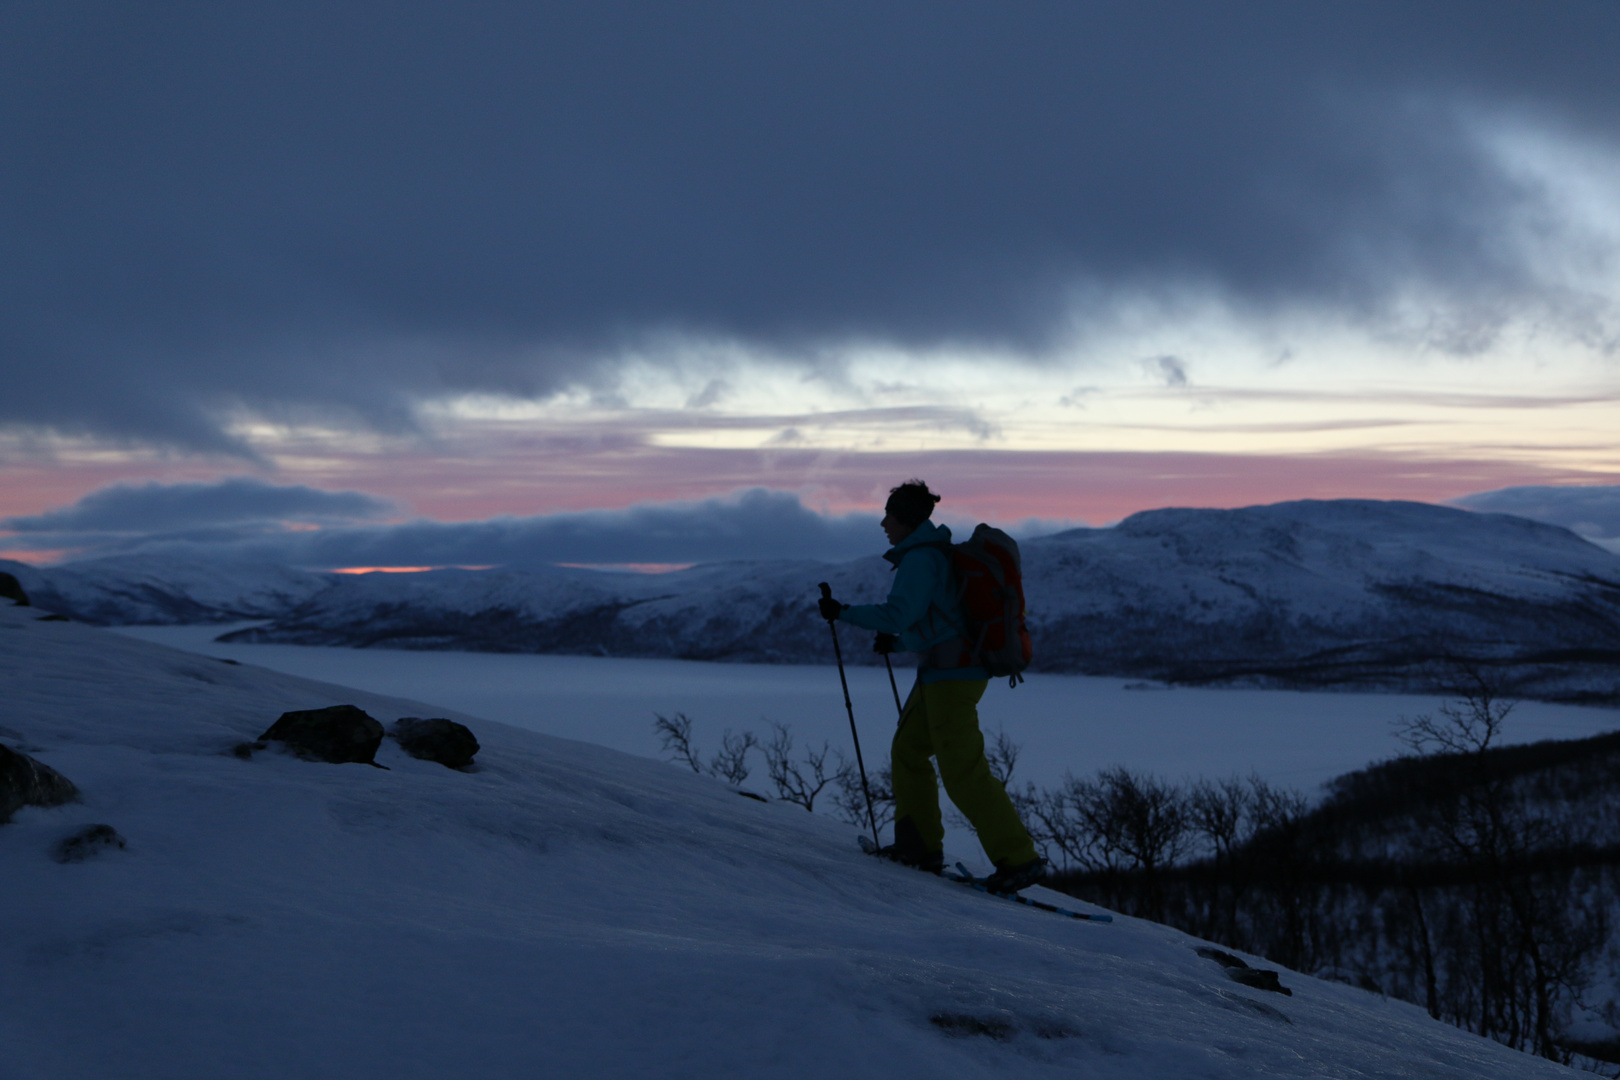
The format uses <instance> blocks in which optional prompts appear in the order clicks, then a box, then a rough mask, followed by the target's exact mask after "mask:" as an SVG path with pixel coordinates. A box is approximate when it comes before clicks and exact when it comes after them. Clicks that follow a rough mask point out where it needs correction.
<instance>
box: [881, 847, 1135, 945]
mask: <svg viewBox="0 0 1620 1080" xmlns="http://www.w3.org/2000/svg"><path fill="white" fill-rule="evenodd" d="M860 841H861V850H862V851H864V852H866V853H867V854H868V855H875V854H877V850H878V848H877V845H876V844H874V843H873V842H872V838H871V837H869V836H862V837H861V838H860ZM956 869H957V873H955V874H952V873H944V874H941V875H940V877H942V878H944V879H945V880H946V881H954V882H956V883H957V884H958V885H967V886H970V887H972V888H975V889H978V890H979V891H980V892H982V893H984V894H985V895H987V896H998V897H1000V898H1001V899H1003V900H1016V901H1017V902H1018V903H1020V904H1023V905H1025V906H1026V907H1032V908H1039V909H1040V910H1042V911H1050V912H1051V913H1052V914H1054V915H1066V916H1068V917H1069V918H1071V919H1079V920H1081V921H1082V922H1094V923H1111V922H1113V921H1114V917H1113V916H1112V915H1087V914H1086V913H1085V912H1082V911H1070V910H1069V909H1068V908H1061V907H1058V906H1057V905H1056V904H1048V903H1046V902H1045V901H1044V900H1031V899H1030V898H1029V897H1027V896H1020V895H1018V894H1017V893H1007V892H991V891H990V889H988V888H986V887H985V884H984V879H982V878H976V877H974V876H973V875H972V874H971V873H969V872H968V868H967V867H965V866H963V865H962V864H961V863H957V864H956Z"/></svg>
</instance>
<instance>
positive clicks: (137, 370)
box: [0, 0, 1620, 452]
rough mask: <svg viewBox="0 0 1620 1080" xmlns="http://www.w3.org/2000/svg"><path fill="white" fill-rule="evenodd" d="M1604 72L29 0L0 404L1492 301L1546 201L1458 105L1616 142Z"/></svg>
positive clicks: (205, 437)
mask: <svg viewBox="0 0 1620 1080" xmlns="http://www.w3.org/2000/svg"><path fill="white" fill-rule="evenodd" d="M1617 54H1620V14H1617V12H1616V9H1615V7H1614V6H1613V5H1612V4H1611V3H1607V2H1590V3H1581V2H1575V0H1571V2H1566V3H1560V4H1557V5H1533V4H1523V3H1485V2H1481V3H1473V4H1467V5H1458V4H1453V3H1449V2H1447V3H1438V2H1437V3H1400V4H1375V3H1356V4H1309V3H1270V4H1268V3H1251V4H1243V5H1236V4H1229V3H1222V2H1214V0H1209V2H1204V3H1190V2H1186V0H1175V2H1171V0H1164V2H1158V3H1155V2H1149V0H1143V2H1131V3H1124V2H1121V3H1115V4H1024V5H994V6H987V5H975V4H965V3H961V4H955V3H939V2H929V3H926V4H924V3H917V4H908V3H887V4H881V5H874V4H866V3H835V2H827V3H818V4H804V5H787V4H754V3H732V4H726V3H706V4H672V5H650V4H631V3H614V2H611V0H600V2H593V3H589V4H577V5H558V4H532V3H516V2H514V3H490V2H484V3H464V4H425V3H411V2H408V0H393V2H390V3H387V4H382V3H349V4H333V3H326V2H323V3H319V4H314V3H310V4H296V3H281V4H215V3H196V4H184V3H168V4H128V5H113V4H108V5H98V4H74V3H68V2H65V0H49V2H40V3H11V4H8V5H7V6H6V7H5V8H4V9H3V10H0V145H4V146H5V147H6V151H5V154H4V156H3V159H0V236H4V238H5V240H4V247H3V256H0V370H3V372H4V376H5V386H4V393H3V394H0V423H4V422H12V423H22V424H25V425H31V426H44V427H49V428H54V429H56V430H60V431H68V432H76V431H87V432H94V433H98V434H101V435H104V436H108V435H110V436H115V437H127V438H133V439H137V440H141V441H158V442H167V443H170V444H175V445H182V446H187V447H191V448H213V449H223V450H227V451H232V450H234V451H236V452H241V451H242V448H241V447H239V446H234V445H233V444H232V443H231V442H230V440H229V439H228V438H227V437H226V436H225V435H224V434H222V429H221V426H220V420H221V417H223V416H227V415H229V414H230V413H231V411H232V410H233V409H238V408H243V407H245V408H248V409H251V410H256V411H259V412H261V413H269V414H270V415H272V416H276V415H282V414H283V413H284V412H285V411H286V410H292V412H293V413H299V411H300V410H309V409H314V410H319V411H321V412H323V413H325V414H327V415H328V416H337V417H339V418H341V417H343V416H349V417H351V418H352V417H353V416H361V417H364V418H365V420H366V421H367V422H369V423H372V424H376V425H382V426H394V427H398V426H402V425H406V424H408V423H409V417H410V406H411V402H412V401H413V400H414V399H415V398H417V397H419V396H421V395H431V394H435V393H442V392H445V391H454V390H491V391H497V392H509V393H516V394H533V393H539V392H543V391H545V390H547V389H550V388H554V387H556V386H559V385H561V384H564V383H567V382H570V381H573V380H578V379H581V378H589V376H590V372H591V365H592V363H593V362H594V361H595V360H596V359H597V358H599V357H600V356H601V355H602V354H603V351H604V350H611V348H612V347H613V346H614V345H615V344H616V343H620V342H623V341H625V340H633V339H634V338H635V336H636V335H638V334H639V333H641V332H643V331H647V330H657V329H671V328H673V329H677V330H680V329H686V330H693V331H701V332H705V333H717V334H721V335H730V336H735V337H738V338H741V339H744V340H749V341H754V342H758V343H762V344H765V345H768V346H770V347H772V348H775V349H777V350H782V351H786V352H787V353H789V354H794V353H795V352H796V351H797V350H813V349H814V347H816V346H817V345H819V344H824V343H826V342H829V341H836V340H840V339H843V338H846V337H861V338H868V339H870V338H877V339H880V340H888V341H895V342H901V343H909V344H919V343H921V344H929V343H940V342H945V341H950V340H972V341H978V342H992V343H998V344H1003V345H1012V346H1014V347H1019V348H1025V349H1030V350H1039V348H1040V347H1041V346H1042V345H1043V344H1044V343H1046V342H1047V341H1048V340H1049V337H1050V335H1051V334H1052V333H1053V332H1054V331H1055V329H1056V328H1057V327H1058V326H1060V325H1062V316H1063V315H1064V314H1065V313H1066V311H1067V306H1068V305H1069V304H1070V303H1071V302H1072V300H1073V297H1074V295H1075V294H1074V292H1073V289H1074V288H1075V287H1076V286H1091V287H1093V288H1101V289H1104V290H1106V289H1109V288H1134V287H1141V288H1149V289H1151V288H1153V287H1155V286H1158V285H1177V284H1188V283H1190V284H1194V285H1200V286H1203V287H1207V288H1210V289H1213V290H1215V291H1216V292H1217V293H1219V294H1220V295H1222V296H1224V297H1226V298H1228V299H1229V300H1231V301H1232V302H1235V303H1238V304H1240V305H1249V306H1252V307H1254V308H1256V309H1257V310H1264V309H1267V308H1269V307H1271V306H1274V305H1280V304H1289V303H1294V302H1303V303H1307V304H1313V305H1328V306H1331V307H1334V308H1336V309H1338V310H1341V311H1344V312H1350V313H1355V312H1361V313H1364V314H1376V312H1377V310H1378V309H1379V306H1380V304H1381V303H1383V302H1384V301H1385V300H1387V299H1389V297H1390V295H1391V293H1392V291H1398V290H1399V289H1400V288H1402V287H1404V286H1406V285H1409V284H1413V283H1418V284H1422V285H1424V286H1426V287H1428V288H1430V289H1432V290H1435V291H1436V292H1437V293H1438V294H1441V295H1451V296H1457V297H1464V296H1467V297H1475V298H1478V300H1477V302H1478V303H1479V304H1480V305H1481V310H1489V311H1498V310H1501V309H1502V307H1503V305H1504V304H1510V302H1511V301H1513V300H1515V299H1519V298H1523V297H1525V296H1527V295H1529V294H1533V293H1535V292H1536V291H1537V290H1538V289H1539V288H1541V286H1540V284H1539V283H1538V281H1537V280H1536V278H1535V275H1534V273H1533V272H1532V271H1531V270H1530V269H1529V268H1527V267H1525V266H1523V265H1520V264H1519V263H1518V262H1517V261H1516V260H1515V257H1514V256H1513V255H1512V254H1511V252H1510V251H1509V250H1508V249H1506V248H1504V246H1503V245H1501V244H1500V243H1498V242H1497V241H1498V239H1499V238H1498V236H1497V229H1498V226H1499V225H1500V222H1501V221H1502V218H1503V215H1504V214H1506V213H1508V212H1509V211H1510V210H1512V209H1513V208H1514V207H1517V206H1520V205H1521V204H1522V203H1525V202H1526V201H1530V202H1533V200H1534V199H1535V198H1536V197H1538V196H1537V194H1536V193H1535V192H1533V191H1529V190H1526V189H1522V188H1520V187H1518V186H1516V185H1515V184H1514V183H1512V182H1510V181H1509V180H1507V179H1505V178H1504V177H1502V176H1501V175H1499V174H1498V173H1497V172H1496V171H1494V170H1493V168H1492V167H1491V165H1490V164H1489V162H1487V161H1486V160H1484V158H1482V156H1481V152H1480V150H1479V149H1478V147H1477V146H1476V145H1475V144H1474V143H1472V142H1471V141H1470V140H1469V139H1468V138H1467V137H1466V136H1465V134H1464V132H1463V130H1462V127H1461V126H1459V123H1458V121H1457V116H1458V114H1457V113H1455V112H1453V111H1452V109H1453V107H1458V108H1473V109H1475V110H1476V111H1477V110H1480V109H1483V110H1486V111H1489V110H1491V109H1513V110H1518V111H1519V112H1521V113H1523V114H1524V115H1531V116H1538V117H1543V118H1545V119H1546V120H1547V121H1548V122H1549V123H1555V124H1558V125H1562V126H1563V127H1564V128H1566V129H1568V130H1570V131H1573V132H1575V133H1576V134H1578V135H1582V136H1586V137H1591V138H1597V139H1601V140H1610V141H1612V132H1613V131H1614V130H1616V123H1617V121H1620V82H1617V81H1616V80H1615V79H1614V78H1613V76H1612V64H1613V57H1614V56H1615V55H1617ZM1092 295H1094V294H1092ZM1487 321H1488V320H1487ZM1458 334H1459V336H1458V338H1457V340H1458V342H1459V345H1458V347H1464V346H1465V345H1466V344H1467V342H1469V341H1474V340H1477V335H1475V334H1473V333H1472V332H1471V331H1469V330H1468V328H1467V327H1466V326H1465V327H1463V328H1462V329H1461V330H1459V331H1458ZM718 393H719V391H718V390H717V391H716V396H718ZM702 396H703V395H699V397H702Z"/></svg>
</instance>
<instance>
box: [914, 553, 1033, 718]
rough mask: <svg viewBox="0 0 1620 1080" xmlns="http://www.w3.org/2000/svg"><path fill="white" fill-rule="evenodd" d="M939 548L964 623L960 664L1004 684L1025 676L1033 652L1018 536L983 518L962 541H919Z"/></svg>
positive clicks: (1018, 681)
mask: <svg viewBox="0 0 1620 1080" xmlns="http://www.w3.org/2000/svg"><path fill="white" fill-rule="evenodd" d="M918 547H936V548H938V549H939V550H941V551H943V552H944V553H945V555H946V556H947V559H948V561H949V563H950V566H951V572H952V573H953V574H954V575H955V577H956V596H957V599H958V600H959V601H960V602H961V605H962V616H963V619H964V621H965V622H966V623H967V625H966V626H962V627H958V629H959V630H960V631H961V633H962V639H963V641H964V642H965V644H966V648H965V649H964V651H963V656H962V660H961V663H960V666H962V667H968V666H974V667H982V668H984V669H985V670H986V671H988V672H989V673H990V677H991V678H993V679H999V678H1001V677H1002V676H1003V675H1005V676H1006V677H1007V685H1009V686H1017V685H1018V684H1019V683H1021V682H1023V681H1024V669H1025V668H1027V667H1029V662H1030V660H1031V658H1032V657H1033V656H1034V655H1035V646H1034V643H1033V642H1031V641H1030V638H1029V628H1028V627H1027V626H1025V625H1024V615H1025V610H1024V573H1023V559H1022V557H1021V556H1020V555H1019V553H1018V542H1017V541H1016V540H1014V539H1013V538H1012V537H1010V536H1008V535H1007V534H1006V533H1004V532H1002V531H1001V530H1000V529H996V528H992V527H990V526H989V525H986V524H984V523H983V522H981V523H980V524H979V525H978V526H977V527H976V528H975V529H974V530H973V535H972V536H970V537H968V539H967V540H966V541H964V542H963V543H960V544H943V543H941V544H919V545H918Z"/></svg>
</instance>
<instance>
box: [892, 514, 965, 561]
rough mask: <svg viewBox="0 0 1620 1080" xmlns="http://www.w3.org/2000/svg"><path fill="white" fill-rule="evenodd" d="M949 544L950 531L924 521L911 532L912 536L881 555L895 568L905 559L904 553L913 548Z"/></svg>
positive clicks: (947, 528)
mask: <svg viewBox="0 0 1620 1080" xmlns="http://www.w3.org/2000/svg"><path fill="white" fill-rule="evenodd" d="M950 542H951V530H950V528H949V527H947V526H945V525H936V524H935V523H934V522H932V521H925V522H923V523H922V524H921V525H919V526H917V528H916V529H915V530H913V532H912V534H911V535H910V536H908V537H906V538H905V539H904V540H902V541H900V542H899V543H898V544H896V545H894V547H892V548H890V549H889V550H888V551H885V552H884V553H883V557H884V558H885V559H887V560H889V561H890V562H891V563H893V564H894V565H896V566H899V565H900V560H901V559H903V558H905V557H906V553H907V552H909V551H910V550H911V549H912V548H914V547H920V546H922V545H924V544H930V545H932V544H948V543H950Z"/></svg>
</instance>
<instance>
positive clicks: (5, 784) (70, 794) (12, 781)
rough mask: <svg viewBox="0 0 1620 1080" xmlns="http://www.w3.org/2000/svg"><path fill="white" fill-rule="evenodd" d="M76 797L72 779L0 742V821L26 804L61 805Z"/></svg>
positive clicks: (3, 820) (6, 818) (77, 791)
mask: <svg viewBox="0 0 1620 1080" xmlns="http://www.w3.org/2000/svg"><path fill="white" fill-rule="evenodd" d="M78 797H79V789H78V788H76V787H74V786H73V781H71V780H69V779H68V778H67V777H65V776H63V775H62V774H61V773H59V772H57V771H56V770H55V769H53V768H51V767H50V766H49V765H43V764H41V763H40V762H38V761H35V760H34V759H33V758H31V757H29V756H28V755H27V754H19V753H17V751H15V750H13V749H11V748H10V747H8V746H0V825H4V824H5V823H6V822H8V821H10V820H11V815H12V814H14V813H15V812H16V811H18V810H20V809H22V808H23V807H25V806H61V805H62V804H63V803H68V802H73V801H74V800H75V799H77V798H78Z"/></svg>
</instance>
